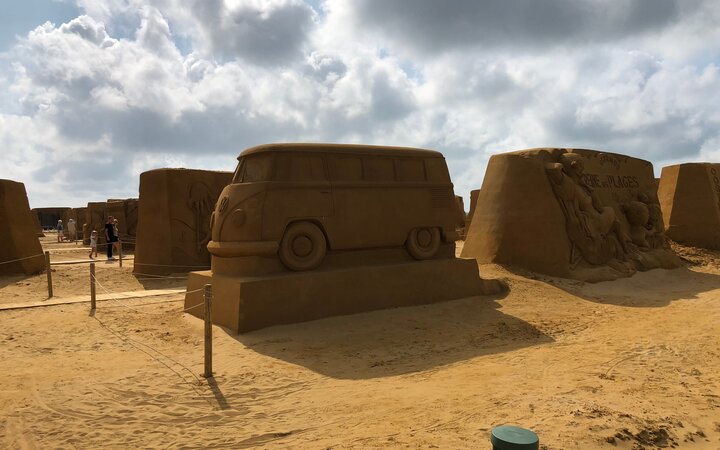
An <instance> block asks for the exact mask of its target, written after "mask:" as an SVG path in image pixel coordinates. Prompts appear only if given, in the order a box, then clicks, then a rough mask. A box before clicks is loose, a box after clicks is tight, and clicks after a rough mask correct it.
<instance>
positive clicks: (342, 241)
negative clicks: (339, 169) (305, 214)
mask: <svg viewBox="0 0 720 450" xmlns="http://www.w3.org/2000/svg"><path fill="white" fill-rule="evenodd" d="M333 199H334V204H335V215H334V216H333V217H332V218H331V219H329V220H328V225H327V226H328V235H329V238H330V245H331V247H332V248H333V249H361V248H375V247H394V246H401V245H403V244H404V243H405V240H406V239H407V236H408V234H409V233H410V230H411V229H413V228H417V227H429V226H442V225H443V224H442V223H441V222H439V221H438V220H439V218H438V216H437V214H436V213H435V211H434V210H433V207H432V202H433V199H432V192H431V190H430V189H429V188H427V187H411V186H403V185H402V184H399V183H392V184H390V183H377V184H376V183H367V182H363V183H334V184H333Z"/></svg>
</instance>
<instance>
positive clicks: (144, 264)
mask: <svg viewBox="0 0 720 450" xmlns="http://www.w3.org/2000/svg"><path fill="white" fill-rule="evenodd" d="M135 265H136V266H153V267H194V268H200V269H209V268H210V265H209V264H208V265H205V266H190V265H186V264H182V265H180V264H150V263H142V262H137V261H135Z"/></svg>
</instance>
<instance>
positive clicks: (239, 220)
mask: <svg viewBox="0 0 720 450" xmlns="http://www.w3.org/2000/svg"><path fill="white" fill-rule="evenodd" d="M232 223H233V225H235V226H238V227H239V226H242V225H243V224H244V223H245V211H244V210H242V209H236V210H235V211H233V213H232Z"/></svg>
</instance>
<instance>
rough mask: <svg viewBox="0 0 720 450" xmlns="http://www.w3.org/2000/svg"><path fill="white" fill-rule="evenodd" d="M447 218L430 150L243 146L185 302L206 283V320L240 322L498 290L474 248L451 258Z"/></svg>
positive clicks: (451, 222)
mask: <svg viewBox="0 0 720 450" xmlns="http://www.w3.org/2000/svg"><path fill="white" fill-rule="evenodd" d="M143 201H144V199H143ZM143 207H144V205H143ZM458 222H459V215H458V208H457V201H456V199H455V195H454V193H453V186H452V183H451V181H450V176H449V173H448V169H447V166H446V164H445V160H444V158H443V156H442V154H441V153H439V152H434V151H429V150H420V149H408V148H394V147H375V146H362V145H339V144H275V145H266V146H259V147H254V148H251V149H248V150H246V151H244V152H243V153H242V154H241V155H240V157H239V165H238V168H237V170H236V174H235V179H234V180H233V183H232V184H230V185H229V186H227V187H226V188H225V189H224V190H223V192H222V194H221V195H220V199H219V201H218V202H217V204H216V207H215V210H214V212H213V215H212V219H211V223H212V234H211V240H210V242H209V243H208V250H209V251H210V253H212V271H205V272H194V273H191V274H190V277H189V280H188V291H189V293H188V295H186V298H185V305H186V308H191V307H193V306H196V305H198V304H199V303H201V302H202V294H201V293H199V292H196V293H192V292H193V291H195V290H196V289H199V288H201V287H202V286H203V285H204V284H206V283H211V284H212V286H213V292H214V296H215V298H216V301H215V303H214V304H215V306H214V308H216V309H214V310H213V320H214V321H215V323H218V324H221V325H224V326H227V327H229V328H230V329H232V330H234V331H238V332H244V331H250V330H254V329H258V328H262V327H266V326H271V325H277V324H284V323H295V322H302V321H306V320H313V319H318V318H322V317H327V316H332V315H340V314H351V313H356V312H361V311H369V310H373V309H381V308H389V307H396V306H410V305H418V304H425V303H433V302H438V301H446V300H452V299H457V298H463V297H471V296H476V295H482V294H490V293H497V292H499V291H500V290H501V288H502V287H501V285H500V283H498V282H497V281H496V280H489V281H488V280H482V279H481V278H480V276H479V273H478V267H477V264H476V262H475V261H474V260H463V259H458V258H455V240H457V238H458V232H457V230H456V228H457V226H458ZM141 224H143V226H144V223H143V222H142V221H141ZM191 311H192V312H191V313H192V314H196V315H199V314H202V310H201V309H200V308H194V309H193V310H191Z"/></svg>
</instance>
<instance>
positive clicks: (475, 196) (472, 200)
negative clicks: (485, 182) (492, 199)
mask: <svg viewBox="0 0 720 450" xmlns="http://www.w3.org/2000/svg"><path fill="white" fill-rule="evenodd" d="M479 193H480V189H474V190H472V191H470V211H468V213H467V215H466V216H465V229H464V230H463V236H464V238H465V239H467V234H468V231H469V230H470V224H471V223H472V217H473V214H475V207H476V206H477V199H478V194H479Z"/></svg>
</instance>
